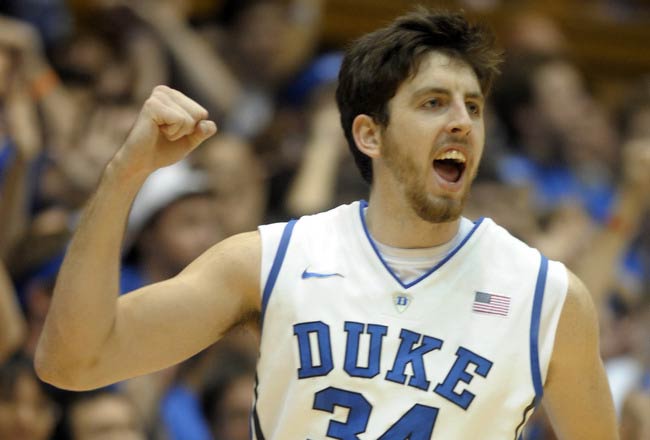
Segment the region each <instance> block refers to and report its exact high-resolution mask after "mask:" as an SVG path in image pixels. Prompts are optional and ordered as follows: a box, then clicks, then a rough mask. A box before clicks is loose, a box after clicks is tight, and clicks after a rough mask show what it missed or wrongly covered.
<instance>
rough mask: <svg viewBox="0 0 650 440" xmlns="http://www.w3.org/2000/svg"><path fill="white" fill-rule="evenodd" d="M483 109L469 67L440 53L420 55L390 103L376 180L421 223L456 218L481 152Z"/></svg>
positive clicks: (374, 167)
mask: <svg viewBox="0 0 650 440" xmlns="http://www.w3.org/2000/svg"><path fill="white" fill-rule="evenodd" d="M483 107H484V98H483V95H482V93H481V88H480V86H479V83H478V80H477V78H476V74H475V73H474V71H473V70H472V68H471V67H470V66H469V65H468V64H466V63H465V62H463V61H461V60H459V59H456V58H451V57H449V56H448V55H445V54H443V53H441V52H430V53H428V54H426V55H424V56H423V59H422V62H421V64H420V68H419V70H418V72H417V74H416V75H415V76H414V77H412V78H410V79H407V80H406V81H405V82H404V83H402V85H401V86H400V87H399V89H398V90H397V93H396V94H395V96H394V97H393V98H392V99H391V101H390V102H389V105H388V110H389V114H390V118H389V123H388V126H387V127H386V128H385V129H384V130H383V133H382V139H381V142H382V145H381V154H382V156H381V158H380V160H377V161H375V164H374V165H373V172H374V173H375V176H376V177H375V181H377V178H380V179H388V182H389V184H391V185H392V186H393V187H394V190H395V191H397V192H398V194H400V195H399V197H406V200H407V202H408V204H409V206H410V207H411V208H412V209H413V210H414V212H415V213H416V214H417V215H418V216H419V217H420V218H422V219H423V220H426V221H429V222H435V223H439V222H448V221H452V220H455V219H457V218H458V217H459V216H460V214H461V212H462V209H463V205H464V203H465V199H466V198H467V195H468V193H469V189H470V186H471V183H472V181H473V180H474V178H475V177H476V173H477V170H478V165H479V162H480V159H481V154H482V152H483V144H484V141H485V128H484V124H483Z"/></svg>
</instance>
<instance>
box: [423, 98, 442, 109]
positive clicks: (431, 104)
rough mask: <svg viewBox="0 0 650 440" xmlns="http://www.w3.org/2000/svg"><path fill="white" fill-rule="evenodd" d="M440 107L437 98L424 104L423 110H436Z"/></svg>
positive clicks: (440, 103)
mask: <svg viewBox="0 0 650 440" xmlns="http://www.w3.org/2000/svg"><path fill="white" fill-rule="evenodd" d="M441 105H442V102H441V101H440V100H439V99H438V98H431V99H429V100H427V102H425V103H424V105H423V107H424V108H438V107H440V106H441Z"/></svg>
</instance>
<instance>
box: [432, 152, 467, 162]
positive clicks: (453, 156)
mask: <svg viewBox="0 0 650 440" xmlns="http://www.w3.org/2000/svg"><path fill="white" fill-rule="evenodd" d="M446 159H450V160H455V161H457V162H461V163H465V162H467V158H466V157H465V155H464V154H463V153H461V152H460V151H458V150H447V151H445V152H444V153H442V154H440V155H438V156H436V159H435V160H446Z"/></svg>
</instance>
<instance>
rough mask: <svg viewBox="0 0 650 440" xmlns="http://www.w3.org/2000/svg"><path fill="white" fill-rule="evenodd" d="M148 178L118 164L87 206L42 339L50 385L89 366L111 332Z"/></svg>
mask: <svg viewBox="0 0 650 440" xmlns="http://www.w3.org/2000/svg"><path fill="white" fill-rule="evenodd" d="M145 178H146V175H141V174H138V173H127V172H125V171H124V170H122V169H121V168H120V166H119V165H118V164H117V162H116V161H115V160H114V161H113V162H112V163H111V164H109V166H108V167H107V169H106V171H105V173H104V176H103V177H102V180H101V182H100V185H99V187H98V189H97V192H96V193H95V195H94V197H93V198H92V199H91V200H90V202H89V203H88V206H87V207H86V209H85V211H84V214H83V216H82V219H81V222H80V224H79V226H78V229H77V231H76V232H75V234H74V237H73V239H72V241H71V243H70V246H69V248H68V250H67V252H66V256H65V259H64V262H63V265H62V266H61V270H60V272H59V275H58V278H57V283H56V286H55V289H54V294H53V298H52V302H51V305H50V311H49V313H48V317H47V319H46V322H45V326H44V330H43V334H42V336H41V338H40V341H39V344H38V348H37V353H36V367H37V369H38V371H39V374H40V375H41V377H42V378H44V379H45V380H47V381H52V382H55V383H60V384H62V385H61V386H66V385H67V386H69V383H74V382H68V378H72V377H74V375H77V374H78V371H81V370H84V369H86V368H87V367H89V366H91V365H92V364H93V362H94V361H96V360H97V358H98V357H99V354H100V352H101V349H102V345H103V344H104V343H105V342H106V341H107V340H108V338H109V335H110V334H111V331H112V330H113V326H114V322H115V317H116V307H117V298H118V294H119V266H120V253H121V242H122V237H123V235H124V230H125V224H126V219H127V215H128V212H129V208H130V205H131V203H132V201H133V199H134V197H135V195H136V194H137V191H138V189H139V188H140V186H141V184H142V182H143V181H144V179H145Z"/></svg>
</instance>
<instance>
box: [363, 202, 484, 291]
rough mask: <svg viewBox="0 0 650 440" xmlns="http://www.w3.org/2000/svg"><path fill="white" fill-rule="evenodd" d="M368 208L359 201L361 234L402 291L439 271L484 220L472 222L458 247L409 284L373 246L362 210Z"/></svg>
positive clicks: (375, 246)
mask: <svg viewBox="0 0 650 440" xmlns="http://www.w3.org/2000/svg"><path fill="white" fill-rule="evenodd" d="M367 206H368V202H366V201H365V200H361V201H360V202H359V217H360V218H361V226H362V227H363V232H365V233H366V238H367V239H368V241H369V242H370V246H372V249H373V250H374V251H375V254H376V255H377V258H379V261H381V264H383V265H384V267H385V268H386V270H387V271H388V273H389V274H390V275H391V276H392V277H393V278H394V279H395V281H397V282H398V283H399V285H400V286H402V287H403V288H404V289H408V288H410V287H413V286H415V285H416V284H417V283H419V282H420V281H422V280H424V279H425V278H427V277H428V276H429V275H431V274H432V273H434V272H435V271H436V270H438V269H440V268H441V267H442V266H443V265H444V264H445V263H446V262H447V261H449V260H450V259H451V258H452V257H453V256H454V255H456V253H457V252H458V251H459V250H460V249H461V248H462V247H463V246H464V245H465V243H467V241H468V240H469V239H470V238H471V237H472V235H474V232H476V230H477V229H478V227H479V226H480V225H481V223H483V220H485V218H483V217H481V218H480V219H478V220H477V221H475V222H474V227H473V228H472V230H471V231H469V234H467V236H466V237H465V238H463V241H461V242H460V243H459V244H458V246H456V247H455V248H454V249H453V250H452V251H451V252H449V254H448V255H447V256H446V257H445V258H443V259H442V260H441V261H440V262H438V264H436V265H435V266H433V267H432V268H431V269H430V270H429V271H428V272H426V273H424V274H422V276H420V277H419V278H417V279H415V280H413V281H411V282H410V283H404V282H402V280H401V279H400V278H399V277H398V276H397V274H395V272H393V270H392V269H391V268H390V266H389V265H388V264H387V263H386V261H385V260H384V257H382V256H381V252H379V249H378V248H377V245H376V244H375V242H374V240H373V239H372V237H371V236H370V232H369V231H368V226H367V225H366V216H365V215H364V212H363V211H364V209H365V208H366V207H367Z"/></svg>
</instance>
